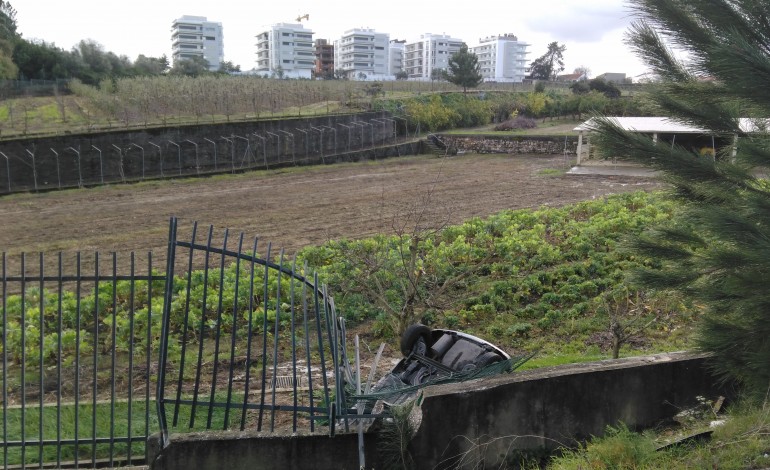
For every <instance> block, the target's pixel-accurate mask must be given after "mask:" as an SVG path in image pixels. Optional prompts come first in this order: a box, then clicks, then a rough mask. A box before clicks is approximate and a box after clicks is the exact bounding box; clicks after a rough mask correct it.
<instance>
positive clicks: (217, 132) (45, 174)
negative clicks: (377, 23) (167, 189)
mask: <svg viewBox="0 0 770 470" xmlns="http://www.w3.org/2000/svg"><path fill="white" fill-rule="evenodd" d="M383 118H385V119H383ZM387 119H389V116H388V115H387V114H385V113H381V112H369V113H358V114H348V115H325V116H318V117H307V118H300V117H297V118H292V119H272V120H259V121H252V122H238V123H221V124H210V125H205V124H201V125H188V126H178V127H167V128H153V129H139V130H130V131H116V132H98V133H91V134H81V135H64V136H55V137H46V138H35V139H15V140H5V141H2V142H0V194H4V193H8V192H18V191H27V190H34V189H35V177H36V179H37V188H38V189H41V190H42V189H47V188H57V187H58V186H59V184H61V186H62V187H77V186H78V185H79V184H80V183H81V182H82V183H83V184H84V185H98V184H102V183H103V182H104V183H111V182H122V181H135V180H141V179H151V178H161V177H176V176H185V175H198V174H208V173H215V172H219V173H221V172H223V171H224V172H227V171H243V170H246V169H269V168H276V167H280V166H287V165H302V164H315V163H326V162H327V157H330V156H333V155H338V156H339V155H340V154H349V153H356V152H358V151H359V150H362V149H369V148H373V147H382V146H387V145H392V144H394V140H395V139H394V135H393V132H394V127H395V126H394V124H395V121H392V120H387ZM354 122H355V123H356V124H353V123H354ZM332 129H333V130H332ZM321 130H323V135H322V134H321ZM100 151H101V153H100ZM78 152H79V155H80V158H79V161H78ZM369 153H370V154H371V152H369ZM381 153H383V155H382V156H386V155H385V154H386V153H387V151H382V152H381ZM393 153H396V154H398V153H399V151H394V152H393ZM57 154H58V157H57ZM3 155H5V156H7V157H8V159H7V160H6V158H4V157H3ZM100 155H101V157H100ZM33 156H34V171H33V165H32V162H33ZM355 158H356V157H355V156H352V155H350V156H348V161H350V160H355ZM9 186H10V190H9Z"/></svg>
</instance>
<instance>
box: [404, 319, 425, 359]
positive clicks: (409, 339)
mask: <svg viewBox="0 0 770 470" xmlns="http://www.w3.org/2000/svg"><path fill="white" fill-rule="evenodd" d="M420 339H422V340H423V341H424V343H425V351H424V352H423V353H422V354H423V355H425V354H427V351H428V350H429V349H430V328H428V327H427V326H425V325H421V324H419V323H416V324H414V325H410V326H409V327H408V328H407V329H406V330H404V334H402V335H401V354H403V355H404V357H408V356H409V355H410V354H412V352H413V351H414V348H415V346H417V342H418V341H420Z"/></svg>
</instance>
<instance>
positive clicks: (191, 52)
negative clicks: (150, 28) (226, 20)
mask: <svg viewBox="0 0 770 470" xmlns="http://www.w3.org/2000/svg"><path fill="white" fill-rule="evenodd" d="M193 57H201V58H203V59H205V60H206V62H208V64H209V70H212V71H216V70H218V69H219V65H220V64H221V63H222V62H223V61H224V60H225V49H224V43H223V33H222V23H218V22H214V21H209V20H208V19H206V17H205V16H190V15H184V16H182V17H181V18H179V19H176V20H174V22H173V23H172V24H171V59H172V60H173V61H174V62H176V61H178V60H184V59H192V58H193Z"/></svg>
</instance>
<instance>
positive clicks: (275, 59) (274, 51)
mask: <svg viewBox="0 0 770 470" xmlns="http://www.w3.org/2000/svg"><path fill="white" fill-rule="evenodd" d="M314 68H315V47H314V46H313V31H311V30H309V29H307V28H305V27H303V26H302V25H301V24H294V23H277V24H274V25H272V26H271V27H270V29H268V30H267V31H264V32H262V33H259V34H258V35H257V67H256V69H255V70H256V72H257V73H264V74H269V75H271V76H276V77H281V78H283V77H286V78H311V76H312V72H313V69H314Z"/></svg>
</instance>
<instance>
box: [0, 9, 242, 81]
mask: <svg viewBox="0 0 770 470" xmlns="http://www.w3.org/2000/svg"><path fill="white" fill-rule="evenodd" d="M234 71H240V66H238V65H234V64H233V63H232V62H228V61H225V62H223V63H222V65H221V66H220V68H219V72H220V73H229V72H234ZM166 73H169V74H172V75H187V76H198V75H204V74H208V73H211V72H209V64H208V62H206V60H205V59H203V58H195V59H189V60H179V61H176V62H175V63H174V64H173V66H172V65H171V64H170V62H169V59H168V57H166V55H165V54H164V55H162V56H160V57H149V56H145V55H143V54H140V55H139V56H138V57H137V58H136V60H134V61H132V60H131V59H129V58H128V57H127V56H125V55H118V54H116V53H114V52H112V51H107V50H105V49H104V46H102V45H101V44H99V43H98V42H96V41H94V40H92V39H83V40H81V41H80V42H78V43H77V45H75V46H74V47H73V48H72V49H70V50H65V49H63V48H61V47H58V46H57V45H56V44H54V43H52V42H47V41H44V40H30V39H26V38H24V37H22V34H21V33H20V32H19V31H18V29H17V24H16V10H15V9H14V8H13V6H12V5H11V3H10V2H7V1H5V0H0V78H3V79H20V80H31V79H39V80H57V79H78V80H79V81H81V82H83V83H85V84H89V85H97V84H99V83H100V82H101V81H103V80H105V79H117V78H124V77H148V76H149V77H151V76H158V75H162V74H166Z"/></svg>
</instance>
